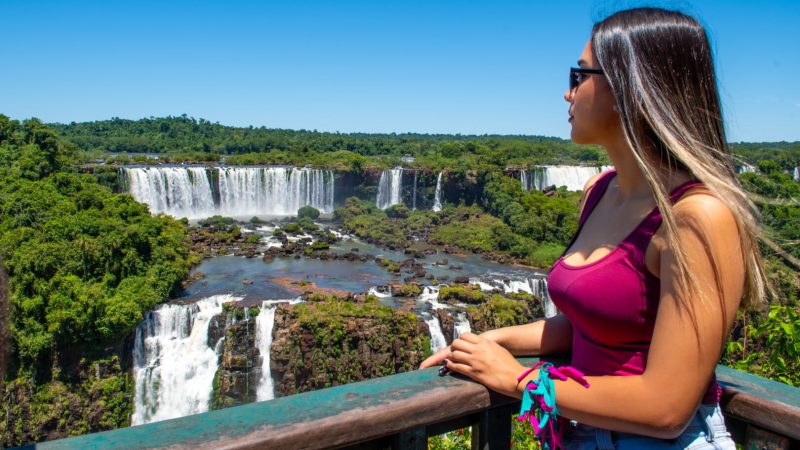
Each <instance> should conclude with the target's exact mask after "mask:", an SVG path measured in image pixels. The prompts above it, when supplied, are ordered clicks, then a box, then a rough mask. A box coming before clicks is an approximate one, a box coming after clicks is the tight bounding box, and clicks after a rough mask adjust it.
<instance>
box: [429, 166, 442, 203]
mask: <svg viewBox="0 0 800 450" xmlns="http://www.w3.org/2000/svg"><path fill="white" fill-rule="evenodd" d="M431 209H433V210H434V211H436V212H439V211H441V210H442V172H439V176H438V177H436V192H435V193H434V197H433V208H431Z"/></svg>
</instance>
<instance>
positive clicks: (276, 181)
mask: <svg viewBox="0 0 800 450" xmlns="http://www.w3.org/2000/svg"><path fill="white" fill-rule="evenodd" d="M218 170H219V210H220V214H222V215H225V216H238V217H247V216H252V215H260V214H261V215H273V216H292V215H295V214H297V210H298V209H300V208H301V207H303V206H306V205H310V206H313V207H314V208H316V209H318V210H319V211H320V212H321V213H324V214H328V213H332V212H333V172H332V171H330V170H315V169H308V168H294V167H221V168H219V169H218Z"/></svg>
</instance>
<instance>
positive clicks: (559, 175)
mask: <svg viewBox="0 0 800 450" xmlns="http://www.w3.org/2000/svg"><path fill="white" fill-rule="evenodd" d="M612 168H613V166H600V167H592V166H540V167H534V168H533V169H530V174H527V175H525V176H526V181H525V183H524V184H523V185H522V187H523V188H527V189H536V190H539V191H541V190H544V189H545V188H547V187H550V186H555V187H561V186H566V188H567V190H568V191H582V190H583V187H584V185H586V182H587V181H589V179H590V178H591V177H593V176H595V175H597V174H598V173H600V172H604V171H606V170H609V169H612ZM520 177H522V176H520ZM528 178H529V179H528Z"/></svg>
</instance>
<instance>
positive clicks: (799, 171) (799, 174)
mask: <svg viewBox="0 0 800 450" xmlns="http://www.w3.org/2000/svg"><path fill="white" fill-rule="evenodd" d="M792 178H794V181H800V167H795V168H794V171H792Z"/></svg>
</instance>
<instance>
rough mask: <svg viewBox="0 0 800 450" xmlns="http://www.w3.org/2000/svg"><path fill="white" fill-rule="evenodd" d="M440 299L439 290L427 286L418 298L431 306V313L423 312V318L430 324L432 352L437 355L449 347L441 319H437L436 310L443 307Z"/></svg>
mask: <svg viewBox="0 0 800 450" xmlns="http://www.w3.org/2000/svg"><path fill="white" fill-rule="evenodd" d="M438 298H439V288H438V287H435V286H425V287H423V288H422V293H421V294H420V295H419V297H418V298H417V300H418V301H420V302H426V303H428V304H430V306H431V312H429V313H428V312H423V313H422V314H421V315H422V318H423V320H425V323H427V324H428V329H429V330H430V332H431V351H432V352H434V353H436V352H438V351H439V350H440V349H442V348H444V347H446V346H447V341H446V340H445V338H444V333H442V325H441V324H440V323H439V318H438V317H436V314H435V312H436V310H437V309H441V308H442V307H443V305H442V304H440V303H439V302H438V301H437V299H438Z"/></svg>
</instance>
